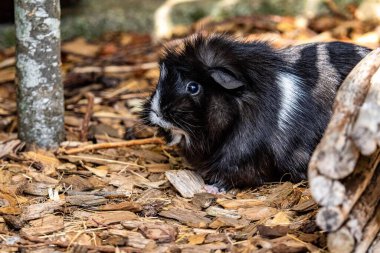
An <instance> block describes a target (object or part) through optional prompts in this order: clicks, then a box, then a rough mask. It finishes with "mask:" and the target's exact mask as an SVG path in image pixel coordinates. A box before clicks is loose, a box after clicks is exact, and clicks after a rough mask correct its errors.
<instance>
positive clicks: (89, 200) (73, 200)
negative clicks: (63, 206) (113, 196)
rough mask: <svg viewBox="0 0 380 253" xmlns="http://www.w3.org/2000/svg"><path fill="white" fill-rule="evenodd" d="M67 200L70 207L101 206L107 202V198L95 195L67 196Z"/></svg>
mask: <svg viewBox="0 0 380 253" xmlns="http://www.w3.org/2000/svg"><path fill="white" fill-rule="evenodd" d="M65 200H66V202H67V203H68V204H70V205H73V206H82V207H90V206H99V205H103V204H105V203H106V202H107V199H106V198H104V197H102V196H95V195H72V196H66V198H65Z"/></svg>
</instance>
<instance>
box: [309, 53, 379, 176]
mask: <svg viewBox="0 0 380 253" xmlns="http://www.w3.org/2000/svg"><path fill="white" fill-rule="evenodd" d="M379 66H380V48H379V49H376V50H374V51H372V52H371V53H370V54H368V55H367V56H366V57H365V58H364V59H363V60H362V61H361V62H360V63H359V64H358V65H357V66H356V67H355V68H354V69H353V70H352V71H351V73H350V74H349V75H348V76H347V78H346V79H345V80H344V82H343V84H342V85H341V87H340V89H339V91H338V93H337V97H336V99H335V104H334V108H333V115H332V118H331V121H330V123H329V124H328V126H327V129H326V131H325V134H324V136H323V138H322V140H321V142H320V143H319V145H318V146H317V148H316V150H315V151H314V153H313V156H312V158H311V161H310V164H309V168H311V170H318V172H319V174H322V175H325V176H326V177H329V178H332V179H341V178H344V177H346V176H348V175H349V174H351V173H352V171H353V170H354V168H355V165H356V161H357V160H358V158H359V150H358V148H356V146H355V145H354V143H353V141H352V139H351V138H347V136H348V135H349V134H350V132H351V129H352V127H353V124H354V122H355V119H356V116H357V114H358V112H359V110H358V108H359V107H360V106H361V105H362V104H363V102H364V100H365V98H366V95H367V92H368V89H369V86H370V83H371V82H370V79H371V77H372V76H373V74H374V73H375V72H376V70H377V69H378V68H379ZM314 167H315V168H314Z"/></svg>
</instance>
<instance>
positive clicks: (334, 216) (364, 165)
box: [310, 149, 380, 231]
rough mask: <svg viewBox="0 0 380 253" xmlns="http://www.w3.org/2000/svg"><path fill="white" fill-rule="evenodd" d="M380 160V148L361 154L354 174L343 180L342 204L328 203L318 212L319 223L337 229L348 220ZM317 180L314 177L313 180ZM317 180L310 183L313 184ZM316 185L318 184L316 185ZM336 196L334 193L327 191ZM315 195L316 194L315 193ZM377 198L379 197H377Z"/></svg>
mask: <svg viewBox="0 0 380 253" xmlns="http://www.w3.org/2000/svg"><path fill="white" fill-rule="evenodd" d="M379 162H380V149H379V150H377V152H376V153H375V154H373V155H372V156H370V157H365V156H360V159H359V161H358V164H357V166H356V169H355V171H354V173H353V174H352V175H350V176H349V177H348V178H347V179H346V180H344V181H342V184H343V185H344V187H345V194H344V195H343V200H342V201H341V202H342V203H341V204H340V205H332V204H330V205H326V206H324V207H322V208H321V209H320V210H319V212H318V214H317V218H316V219H317V224H318V225H319V226H320V227H321V228H322V229H324V230H326V231H335V230H337V229H338V228H339V227H340V226H341V225H342V224H343V223H344V221H346V220H347V218H348V215H349V214H350V212H351V210H352V208H353V206H354V205H355V203H356V202H357V201H358V199H359V198H360V197H361V195H362V194H363V192H364V191H365V190H366V188H367V186H368V185H369V183H370V182H371V178H372V177H373V174H374V172H375V170H376V168H377V166H378V164H379ZM313 180H315V178H312V179H311V181H313ZM312 184H313V185H314V184H316V182H313V183H310V186H311V185H312ZM314 187H316V186H314ZM326 194H330V195H332V196H334V195H335V194H334V193H330V192H326ZM313 196H314V195H313ZM375 199H377V197H375Z"/></svg>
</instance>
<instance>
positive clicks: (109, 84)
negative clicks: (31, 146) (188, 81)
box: [0, 15, 380, 253]
mask: <svg viewBox="0 0 380 253" xmlns="http://www.w3.org/2000/svg"><path fill="white" fill-rule="evenodd" d="M307 24H308V25H307ZM200 26H202V27H203V29H206V30H208V31H218V32H221V31H223V32H227V33H231V34H235V35H239V36H244V37H246V38H248V39H258V38H260V39H268V40H270V41H271V42H272V43H273V45H274V46H276V47H283V46H288V45H294V44H300V43H306V42H314V41H331V40H343V41H351V42H355V43H358V44H362V45H363V44H364V45H366V46H368V47H371V48H375V47H378V46H379V38H380V30H379V29H380V27H376V25H375V24H371V23H365V22H360V21H358V20H356V19H352V18H347V17H346V18H343V17H341V16H339V15H338V16H337V15H335V16H334V15H331V16H324V17H319V18H316V19H313V20H305V19H299V18H294V17H280V16H255V17H238V18H233V19H229V20H226V21H223V22H219V23H213V22H209V21H208V20H207V19H204V20H202V21H201V23H198V24H194V25H193V26H192V27H189V28H184V27H182V28H180V29H177V30H176V32H177V33H180V34H181V35H185V34H189V33H191V32H193V31H195V30H197V29H198V27H200ZM160 48H161V46H160V45H158V44H155V43H153V40H152V38H151V37H150V36H149V35H142V34H128V33H113V34H109V35H106V36H104V38H103V39H102V40H101V41H99V42H98V43H92V44H91V43H88V42H86V41H85V40H84V39H82V38H77V39H75V40H72V41H68V42H64V43H63V45H62V61H63V65H62V71H63V74H64V87H65V108H66V112H65V129H66V141H65V142H63V143H62V144H61V147H60V148H59V150H57V151H55V152H47V151H41V150H25V148H24V144H23V143H22V142H21V141H19V140H18V139H17V116H16V88H15V85H14V81H15V80H14V79H15V68H14V64H15V58H14V48H10V49H7V50H4V51H2V52H0V252H16V251H17V252H19V251H21V252H57V251H58V252H59V251H72V252H194V253H199V252H323V251H325V249H326V237H325V233H324V232H323V231H321V230H320V229H319V228H318V227H317V226H316V224H315V214H316V211H317V208H318V206H317V205H316V203H315V202H314V201H313V200H312V198H311V195H310V191H309V190H308V188H307V182H301V183H299V184H292V183H289V182H277V183H271V184H267V185H264V186H262V187H260V188H257V189H250V190H231V191H229V192H227V193H224V194H215V195H213V194H209V193H206V192H205V191H204V189H203V186H204V182H203V181H202V179H201V178H200V177H199V176H198V175H197V174H195V173H194V172H192V171H191V168H190V167H189V166H188V165H187V164H186V162H185V161H184V160H183V158H182V157H181V156H180V155H179V153H178V152H177V150H176V148H175V147H168V146H166V145H165V144H163V142H162V140H161V139H160V138H157V137H155V129H153V128H149V127H146V126H143V125H142V124H141V123H140V122H139V119H138V112H139V110H140V105H141V103H142V102H143V101H144V100H145V99H146V98H147V97H148V96H149V93H150V92H151V91H152V89H153V88H154V86H155V84H156V82H157V80H158V77H159V71H158V65H157V59H158V56H159V51H160Z"/></svg>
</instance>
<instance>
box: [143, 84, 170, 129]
mask: <svg viewBox="0 0 380 253" xmlns="http://www.w3.org/2000/svg"><path fill="white" fill-rule="evenodd" d="M149 119H150V121H151V122H152V123H153V124H156V125H159V126H161V127H163V128H165V129H170V128H172V127H173V125H172V124H171V123H169V122H167V121H166V120H164V119H163V118H162V114H161V109H160V90H159V89H157V90H156V93H155V94H154V96H153V99H152V103H151V112H150V114H149Z"/></svg>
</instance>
